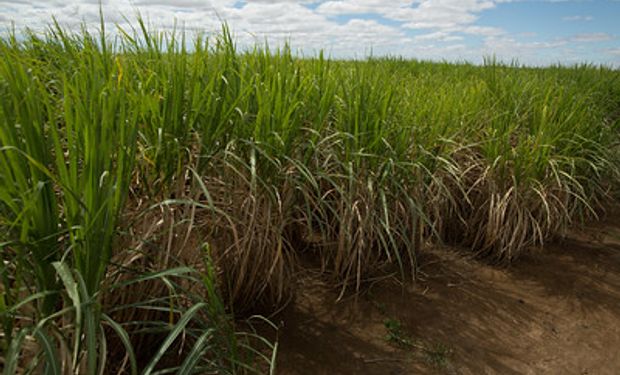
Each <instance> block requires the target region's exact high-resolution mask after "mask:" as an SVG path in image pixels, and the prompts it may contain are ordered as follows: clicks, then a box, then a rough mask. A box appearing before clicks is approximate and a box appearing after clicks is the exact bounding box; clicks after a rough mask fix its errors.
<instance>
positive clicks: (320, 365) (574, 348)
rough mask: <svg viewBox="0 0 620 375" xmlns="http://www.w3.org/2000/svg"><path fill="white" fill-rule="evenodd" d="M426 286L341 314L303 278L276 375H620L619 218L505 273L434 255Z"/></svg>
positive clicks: (348, 302) (382, 286)
mask: <svg viewBox="0 0 620 375" xmlns="http://www.w3.org/2000/svg"><path fill="white" fill-rule="evenodd" d="M420 275H421V276H420V280H419V281H418V282H417V283H416V284H415V285H413V286H402V285H400V284H398V282H397V281H396V279H395V278H390V279H385V280H382V281H379V282H376V283H374V285H372V286H370V287H369V288H367V290H366V292H365V293H363V294H362V295H361V296H358V297H357V300H356V299H355V298H353V297H350V298H347V299H345V300H344V301H341V302H339V303H335V300H336V299H337V295H338V293H337V292H338V291H337V290H336V291H334V290H333V289H330V288H327V287H326V286H324V284H323V283H322V282H321V281H320V280H318V278H316V277H305V278H304V279H303V281H302V286H301V288H300V289H299V290H300V291H303V293H302V292H300V293H299V294H300V295H299V296H298V297H297V299H296V300H295V301H294V302H293V303H292V304H290V305H289V306H288V307H287V309H286V310H285V311H284V312H283V313H282V314H280V315H279V316H277V317H275V318H274V320H275V321H278V322H280V323H281V325H282V329H281V330H280V339H279V352H278V368H277V374H298V375H302V374H312V375H315V374H388V375H389V374H394V375H395V374H476V375H477V374H562V375H563V374H582V375H585V374H588V375H598V374H620V215H617V214H616V215H611V216H610V217H609V218H608V219H606V220H603V221H602V222H598V223H596V224H592V225H590V226H588V227H587V228H586V229H583V230H579V231H575V232H574V233H573V234H571V235H570V236H568V238H566V239H563V240H561V241H557V242H556V243H554V244H552V245H549V246H548V247H546V248H545V249H544V250H541V251H538V252H536V253H534V254H531V255H528V256H525V257H523V258H521V259H520V260H519V261H517V262H515V263H514V264H513V265H511V266H510V267H508V268H505V267H504V268H498V267H493V266H489V265H485V264H483V263H480V262H477V261H475V260H467V259H463V258H462V257H461V256H457V255H456V254H455V252H454V251H446V250H445V249H444V250H441V249H436V250H433V251H431V252H429V253H426V254H424V255H423V259H421V274H420Z"/></svg>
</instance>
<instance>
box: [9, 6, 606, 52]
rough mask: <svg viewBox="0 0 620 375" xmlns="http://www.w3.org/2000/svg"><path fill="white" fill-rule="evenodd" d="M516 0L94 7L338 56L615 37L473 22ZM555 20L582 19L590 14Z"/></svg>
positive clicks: (41, 20) (549, 45) (121, 21)
mask: <svg viewBox="0 0 620 375" xmlns="http://www.w3.org/2000/svg"><path fill="white" fill-rule="evenodd" d="M517 1H523V0H390V1H386V0H102V1H101V7H102V9H103V12H104V14H105V19H106V23H107V25H106V28H107V29H108V30H111V32H114V31H113V30H115V26H116V25H119V26H121V27H123V28H125V29H128V28H130V26H131V23H132V22H133V21H132V20H135V16H136V14H137V12H138V11H139V12H140V14H141V15H142V16H143V17H144V18H145V19H146V20H147V22H148V23H149V24H150V25H152V26H153V27H155V28H157V29H159V30H169V29H172V28H173V27H175V25H176V26H177V28H179V27H183V28H184V29H186V30H200V31H205V32H216V31H218V30H219V29H220V27H221V22H222V21H223V20H225V21H226V22H227V23H228V24H229V25H230V27H231V29H232V30H233V32H234V34H235V37H236V38H237V39H238V41H239V44H241V45H252V44H254V43H256V42H258V43H262V42H264V41H266V40H267V41H269V43H270V44H272V45H274V44H280V43H283V42H285V41H289V42H290V43H291V44H292V46H293V48H294V49H295V50H298V51H300V52H302V53H304V54H312V53H314V52H316V51H318V50H321V49H323V50H326V51H327V52H328V53H330V54H332V55H333V56H338V57H355V56H357V57H360V56H363V55H365V54H366V53H368V52H369V51H371V50H372V51H373V53H375V54H377V53H387V54H392V55H402V56H405V57H417V58H433V59H469V60H473V61H480V60H481V58H482V56H483V55H485V54H496V55H498V56H504V57H506V58H507V59H510V58H512V57H520V58H521V60H523V61H526V62H532V63H538V62H539V61H543V62H544V61H551V58H549V56H555V57H556V58H557V59H559V58H560V57H561V56H563V55H562V53H565V52H566V51H564V50H563V49H562V48H564V49H567V48H573V46H582V45H583V46H585V45H592V46H594V45H596V43H604V42H610V41H612V40H614V38H615V37H614V36H613V35H611V34H608V33H602V32H596V31H597V30H593V31H592V32H588V33H582V34H576V35H573V36H570V37H569V36H564V37H554V38H552V39H548V40H545V39H543V38H542V37H540V36H538V35H537V34H536V33H534V32H533V30H521V31H520V32H519V33H516V34H511V33H509V32H507V31H506V30H504V29H502V28H501V27H498V26H490V25H485V24H484V23H482V22H481V15H482V14H484V13H485V12H487V11H490V10H492V9H494V8H498V7H501V6H503V5H502V4H503V3H508V2H517ZM537 1H553V0H537ZM99 4H100V2H99V0H26V1H20V2H15V1H14V0H0V32H2V30H7V29H9V28H10V27H11V22H15V26H16V28H17V29H20V28H22V27H30V28H33V29H35V30H37V29H39V30H40V29H43V28H44V27H45V26H46V25H49V22H50V21H51V16H52V15H53V16H55V17H56V18H57V19H58V21H59V22H60V23H61V24H63V25H65V26H67V27H69V28H76V27H78V26H79V25H80V24H82V23H84V24H86V25H90V26H92V27H93V28H96V27H98V23H99V6H100V5H99ZM528 6H530V5H528ZM532 6H533V5H532ZM563 19H564V20H565V21H573V22H577V21H589V20H591V19H593V16H589V15H574V16H566V17H564V18H563ZM127 20H129V21H127ZM128 22H129V23H128ZM133 23H134V24H135V22H133ZM590 24H591V25H595V23H590ZM599 51H603V53H604V54H605V56H607V58H608V59H609V58H615V59H617V56H618V54H617V53H616V51H617V49H614V48H607V49H603V48H602V47H600V48H599ZM552 53H555V55H553V54H552ZM592 55H593V54H590V55H586V56H592ZM582 56H583V55H582ZM554 62H555V61H554Z"/></svg>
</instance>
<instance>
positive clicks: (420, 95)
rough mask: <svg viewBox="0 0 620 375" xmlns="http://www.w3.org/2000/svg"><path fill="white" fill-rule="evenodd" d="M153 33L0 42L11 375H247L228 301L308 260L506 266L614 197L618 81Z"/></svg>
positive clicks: (582, 70) (4, 290)
mask: <svg viewBox="0 0 620 375" xmlns="http://www.w3.org/2000/svg"><path fill="white" fill-rule="evenodd" d="M138 25H139V26H140V28H139V29H138V30H133V31H129V30H119V31H118V35H120V36H118V37H116V38H113V37H110V36H108V37H106V36H105V35H104V33H103V30H102V31H101V33H100V34H98V35H92V34H89V33H88V32H86V31H82V32H81V33H77V34H76V33H67V32H65V31H63V30H62V29H61V28H60V27H58V26H55V27H53V28H51V29H50V31H49V32H48V33H47V34H46V35H44V36H36V35H34V34H29V35H28V36H27V37H26V38H25V39H24V40H18V38H17V37H15V36H11V37H8V38H5V39H3V40H1V41H0V230H1V233H2V238H0V246H1V249H2V253H1V254H2V260H3V262H2V264H0V267H1V268H0V276H1V278H2V286H1V287H0V292H1V294H0V317H1V318H2V324H3V332H4V334H3V343H2V344H1V345H2V350H3V352H4V353H6V355H5V358H4V366H5V367H4V368H5V373H12V372H14V371H15V369H17V368H18V367H20V366H28V365H30V370H33V371H34V370H37V369H39V370H40V369H44V370H45V371H46V372H50V373H60V372H67V373H68V372H71V371H73V372H75V371H83V372H84V373H88V374H94V373H97V372H99V371H104V370H105V369H104V368H102V367H103V366H105V363H106V359H107V358H109V357H110V356H117V358H118V362H119V363H121V362H122V358H125V359H126V361H125V362H123V363H124V364H121V365H120V366H121V367H124V368H126V370H129V369H133V371H138V368H139V370H140V371H143V372H145V373H150V372H152V371H154V370H156V369H163V368H164V367H165V366H169V367H170V369H171V370H170V371H180V372H182V373H192V372H196V373H205V372H206V371H217V372H231V373H236V372H244V371H247V370H249V369H250V367H249V364H250V363H251V362H252V360H251V358H250V357H258V358H263V357H264V358H265V359H266V360H267V362H269V361H270V358H268V357H265V354H264V350H263V351H258V352H257V351H252V350H250V349H248V343H250V342H252V343H254V344H255V343H256V341H259V342H261V343H263V341H261V339H260V338H258V337H254V338H250V339H248V338H247V336H244V337H245V338H244V337H240V336H239V334H237V333H235V327H234V325H233V323H232V321H231V320H230V319H229V317H228V316H229V314H230V313H231V309H232V307H233V306H234V307H235V308H237V309H239V310H241V309H246V308H248V307H252V306H255V305H257V304H263V305H267V306H274V305H278V304H279V303H281V302H282V300H283V298H284V297H285V296H287V295H288V294H289V293H290V292H291V290H292V289H293V288H294V286H295V284H294V282H293V281H294V279H293V278H292V275H293V274H294V272H295V271H296V270H297V269H298V267H300V265H302V264H305V263H304V262H300V261H299V259H300V258H301V257H300V255H301V254H305V255H308V256H304V257H303V258H304V259H315V260H316V262H314V263H313V262H311V263H313V264H318V265H320V267H321V269H322V270H323V271H324V272H325V273H326V274H327V275H331V276H333V277H334V278H335V280H338V281H339V282H342V285H344V286H345V287H346V286H347V285H351V284H353V285H354V286H355V287H357V288H359V287H360V285H361V283H362V282H363V280H364V278H366V277H367V276H369V275H372V274H374V273H376V272H380V271H381V270H382V269H384V268H386V267H387V268H393V267H396V268H397V269H398V270H400V272H401V274H402V276H403V277H405V276H406V275H415V270H416V253H417V252H418V251H419V250H420V248H421V247H422V246H423V245H424V244H427V243H429V242H432V241H449V242H452V243H458V244H461V245H464V246H467V247H468V248H470V249H471V250H472V251H474V252H475V253H476V254H479V255H481V256H486V257H487V259H491V260H495V261H509V260H512V259H514V258H515V257H517V256H518V255H519V254H521V253H523V252H524V251H527V249H528V248H530V247H531V246H534V245H541V244H543V243H544V242H545V241H547V240H548V239H549V238H551V237H552V236H554V235H557V234H561V233H562V232H563V231H565V230H566V229H567V228H568V226H569V225H570V224H571V223H573V222H575V221H578V220H582V219H584V218H587V217H592V216H595V215H596V213H597V212H600V209H601V208H602V203H604V202H606V201H607V200H609V199H612V198H613V197H612V193H613V192H614V189H615V188H616V186H617V182H618V160H617V156H618V155H617V152H618V147H617V143H618V125H620V122H619V118H620V112H619V111H620V72H618V71H614V70H611V69H608V68H603V67H594V66H576V67H570V68H568V67H548V68H526V67H517V66H506V65H502V64H500V63H497V62H495V61H492V60H489V61H487V62H486V64H485V65H484V66H473V65H468V64H459V65H454V64H447V63H443V64H442V63H427V62H419V61H408V60H400V59H395V58H370V59H368V60H365V61H333V60H329V59H326V58H324V56H323V55H322V54H321V55H319V56H317V57H316V58H304V59H300V58H295V57H294V56H292V54H291V52H290V50H289V49H288V48H283V49H279V50H275V51H274V50H269V49H268V48H258V47H257V48H255V49H252V50H244V51H241V50H237V49H236V47H235V44H234V40H233V38H232V37H231V36H230V34H229V32H228V30H227V29H226V28H224V30H223V33H222V34H221V35H220V36H218V37H215V38H205V37H202V36H198V37H196V38H195V39H193V40H192V41H191V42H189V41H187V40H186V36H185V34H182V33H151V32H148V31H147V28H146V27H145V25H144V24H143V23H142V22H139V23H138ZM205 249H206V250H205ZM179 264H183V265H187V266H190V267H191V268H186V267H184V266H179ZM342 290H343V292H344V290H345V288H344V287H343V289H342ZM149 335H150V336H149ZM158 335H159V336H158ZM153 337H155V338H158V337H159V338H160V339H158V340H157V341H156V342H158V343H162V342H163V344H161V346H159V345H158V346H157V347H155V346H153V344H148V343H152V342H153V341H155V339H153ZM180 337H183V338H184V339H183V340H181V339H179V338H180ZM114 340H116V342H117V343H121V344H122V345H116V346H115V347H114V350H109V349H108V347H109V346H110V342H115V341H114ZM149 340H150V341H149ZM181 341H182V342H181ZM186 341H187V342H186ZM145 342H146V343H147V344H144V343H145ZM139 343H141V346H140V347H141V348H143V349H142V351H144V350H145V349H144V348H150V349H148V350H147V351H149V353H145V352H140V353H138V352H136V353H134V347H137V345H138V344H139ZM254 344H253V345H254ZM121 347H122V348H124V349H123V350H122V351H121V352H122V353H121V354H119V348H121ZM173 348H174V349H175V350H177V352H181V353H184V355H183V356H176V355H175V356H174V358H167V357H168V356H167V354H166V353H167V352H168V351H169V350H172V349H173ZM175 353H176V352H175ZM252 353H254V354H255V355H254V356H252V355H251V354H252ZM20 358H21V360H20ZM24 358H25V359H35V360H34V361H31V362H29V361H28V360H25V359H24ZM58 358H62V360H54V359H58ZM179 358H180V359H179ZM174 359H176V362H175V360H174ZM118 370H119V369H114V371H118ZM109 371H112V370H109Z"/></svg>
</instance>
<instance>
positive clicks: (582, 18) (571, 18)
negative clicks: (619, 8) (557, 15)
mask: <svg viewBox="0 0 620 375" xmlns="http://www.w3.org/2000/svg"><path fill="white" fill-rule="evenodd" d="M593 19H594V17H592V16H567V17H562V21H569V22H572V21H592V20H593Z"/></svg>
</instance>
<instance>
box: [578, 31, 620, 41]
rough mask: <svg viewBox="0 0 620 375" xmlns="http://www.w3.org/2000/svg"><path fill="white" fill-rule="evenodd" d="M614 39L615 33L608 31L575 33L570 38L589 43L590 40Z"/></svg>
mask: <svg viewBox="0 0 620 375" xmlns="http://www.w3.org/2000/svg"><path fill="white" fill-rule="evenodd" d="M612 39H614V37H613V35H610V34H607V33H587V34H577V35H573V36H572V37H571V38H570V41H571V42H581V43H584V42H585V43H589V42H604V41H607V40H612Z"/></svg>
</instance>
